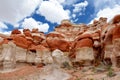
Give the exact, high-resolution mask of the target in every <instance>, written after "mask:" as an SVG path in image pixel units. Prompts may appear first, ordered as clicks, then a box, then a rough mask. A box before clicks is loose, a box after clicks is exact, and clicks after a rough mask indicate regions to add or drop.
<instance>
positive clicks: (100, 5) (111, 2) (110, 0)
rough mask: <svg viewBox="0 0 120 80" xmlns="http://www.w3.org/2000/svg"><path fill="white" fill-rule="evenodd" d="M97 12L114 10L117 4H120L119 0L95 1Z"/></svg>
mask: <svg viewBox="0 0 120 80" xmlns="http://www.w3.org/2000/svg"><path fill="white" fill-rule="evenodd" d="M93 4H94V6H95V11H96V12H97V11H99V10H100V9H104V8H107V7H109V8H113V7H114V6H115V5H116V4H120V1H119V0H93Z"/></svg>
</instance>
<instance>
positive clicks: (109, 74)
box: [107, 66, 116, 77]
mask: <svg viewBox="0 0 120 80" xmlns="http://www.w3.org/2000/svg"><path fill="white" fill-rule="evenodd" d="M115 75H116V74H115V73H114V71H113V69H112V68H111V66H108V73H107V76H109V77H113V76H115Z"/></svg>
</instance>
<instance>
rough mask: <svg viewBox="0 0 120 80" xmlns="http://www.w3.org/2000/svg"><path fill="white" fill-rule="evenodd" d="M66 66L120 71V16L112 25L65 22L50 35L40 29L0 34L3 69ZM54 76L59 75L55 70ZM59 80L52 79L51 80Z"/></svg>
mask: <svg viewBox="0 0 120 80" xmlns="http://www.w3.org/2000/svg"><path fill="white" fill-rule="evenodd" d="M64 62H65V65H67V66H68V65H69V66H73V67H74V66H76V65H74V64H76V63H77V65H79V66H81V64H82V66H86V65H87V66H88V65H89V66H90V65H91V66H93V65H99V64H100V63H104V64H107V65H111V66H112V67H118V68H119V67H120V15H117V16H115V17H114V18H113V19H112V20H111V22H107V19H106V18H103V17H101V18H100V19H99V20H94V21H93V23H92V24H89V25H85V24H73V23H71V22H70V21H69V20H63V21H62V22H61V24H60V25H58V26H56V27H55V29H54V31H53V32H50V33H48V34H44V33H43V32H40V31H39V30H38V29H32V31H30V30H29V29H24V30H23V32H22V31H19V30H17V29H15V30H13V31H12V32H11V35H9V36H8V35H4V34H0V67H3V69H13V68H15V66H16V63H17V64H19V63H28V64H32V65H37V66H43V65H48V64H57V65H59V67H60V66H62V65H63V63H64ZM89 63H90V64H89ZM71 64H73V65H71ZM51 73H53V74H56V70H53V72H51ZM58 74H59V73H58ZM60 75H61V73H60ZM55 76H56V75H55ZM48 77H50V76H49V75H48ZM56 78H58V77H56ZM56 78H55V79H54V78H52V77H51V80H56ZM46 79H47V78H46ZM60 79H61V78H60ZM61 80H62V79H61Z"/></svg>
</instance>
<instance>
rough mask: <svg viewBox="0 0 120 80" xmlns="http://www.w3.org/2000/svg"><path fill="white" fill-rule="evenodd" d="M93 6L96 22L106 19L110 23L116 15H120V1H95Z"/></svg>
mask: <svg viewBox="0 0 120 80" xmlns="http://www.w3.org/2000/svg"><path fill="white" fill-rule="evenodd" d="M93 4H94V7H95V13H94V16H95V18H94V19H96V20H98V19H99V18H100V17H106V18H108V22H109V21H110V20H111V19H112V18H113V17H114V16H115V15H117V14H120V1H118V0H104V1H102V0H96V1H95V0H93ZM92 21H93V20H92ZM92 21H91V22H90V23H92Z"/></svg>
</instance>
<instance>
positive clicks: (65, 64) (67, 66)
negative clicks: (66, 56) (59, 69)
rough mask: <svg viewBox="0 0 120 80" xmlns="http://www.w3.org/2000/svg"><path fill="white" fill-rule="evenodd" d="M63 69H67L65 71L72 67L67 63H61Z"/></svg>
mask: <svg viewBox="0 0 120 80" xmlns="http://www.w3.org/2000/svg"><path fill="white" fill-rule="evenodd" d="M63 67H64V68H67V69H71V68H72V66H70V64H69V63H68V62H66V61H65V62H63Z"/></svg>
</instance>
